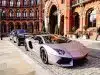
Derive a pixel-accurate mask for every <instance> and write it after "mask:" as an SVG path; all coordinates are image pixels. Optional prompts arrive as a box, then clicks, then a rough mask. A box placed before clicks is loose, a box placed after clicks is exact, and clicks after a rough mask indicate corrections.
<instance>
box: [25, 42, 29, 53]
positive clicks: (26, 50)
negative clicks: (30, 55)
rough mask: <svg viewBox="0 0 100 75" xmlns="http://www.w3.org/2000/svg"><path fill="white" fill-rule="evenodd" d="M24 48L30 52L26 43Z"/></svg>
mask: <svg viewBox="0 0 100 75" xmlns="http://www.w3.org/2000/svg"><path fill="white" fill-rule="evenodd" d="M24 46H25V49H26V51H29V50H28V48H27V44H26V42H25V43H24Z"/></svg>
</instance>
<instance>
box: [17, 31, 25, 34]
mask: <svg viewBox="0 0 100 75" xmlns="http://www.w3.org/2000/svg"><path fill="white" fill-rule="evenodd" d="M17 33H18V34H22V33H26V30H18V31H17Z"/></svg>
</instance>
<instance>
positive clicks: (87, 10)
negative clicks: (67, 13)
mask: <svg viewBox="0 0 100 75" xmlns="http://www.w3.org/2000/svg"><path fill="white" fill-rule="evenodd" d="M72 9H73V25H74V26H76V28H77V29H78V30H81V31H82V30H83V29H84V26H87V28H88V29H92V28H93V29H96V28H98V27H100V0H73V2H72Z"/></svg>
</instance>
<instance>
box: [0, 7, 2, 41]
mask: <svg viewBox="0 0 100 75" xmlns="http://www.w3.org/2000/svg"><path fill="white" fill-rule="evenodd" d="M1 18H2V10H1V9H0V21H1ZM0 34H1V35H0V36H1V40H2V26H1V23H0Z"/></svg>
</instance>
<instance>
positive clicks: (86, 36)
mask: <svg viewBox="0 0 100 75" xmlns="http://www.w3.org/2000/svg"><path fill="white" fill-rule="evenodd" d="M87 29H88V26H87V25H85V26H84V32H83V36H82V38H83V39H88V34H87Z"/></svg>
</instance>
